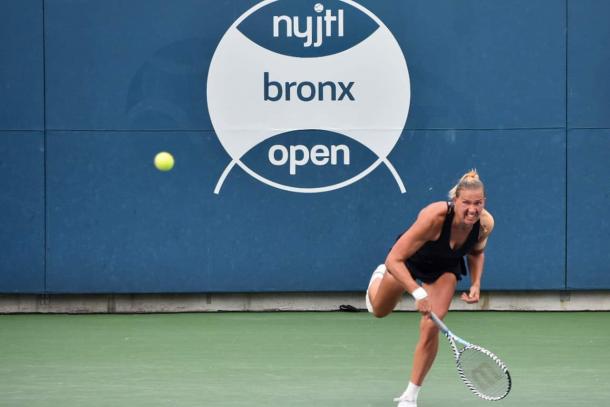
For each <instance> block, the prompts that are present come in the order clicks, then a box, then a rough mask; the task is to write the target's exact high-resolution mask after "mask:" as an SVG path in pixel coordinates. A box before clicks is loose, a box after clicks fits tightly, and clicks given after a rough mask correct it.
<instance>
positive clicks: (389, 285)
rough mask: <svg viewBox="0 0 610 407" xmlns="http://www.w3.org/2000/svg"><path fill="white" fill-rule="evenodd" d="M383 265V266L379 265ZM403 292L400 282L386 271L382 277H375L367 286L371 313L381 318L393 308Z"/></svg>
mask: <svg viewBox="0 0 610 407" xmlns="http://www.w3.org/2000/svg"><path fill="white" fill-rule="evenodd" d="M379 267H384V270H385V266H379ZM404 292H405V290H404V288H403V287H402V285H400V283H399V282H398V281H397V280H396V279H395V278H394V277H393V276H392V275H391V274H390V273H388V272H387V271H385V273H384V274H383V278H376V279H374V280H373V281H372V282H371V285H370V286H369V288H368V291H367V295H368V299H369V301H370V303H371V305H372V307H373V315H375V316H376V317H377V318H383V317H385V316H386V315H388V314H389V313H391V312H392V311H393V310H394V307H396V304H398V302H399V301H400V299H401V297H402V294H403V293H404Z"/></svg>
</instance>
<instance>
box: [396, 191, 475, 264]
mask: <svg viewBox="0 0 610 407" xmlns="http://www.w3.org/2000/svg"><path fill="white" fill-rule="evenodd" d="M454 216H455V210H454V208H453V203H451V202H448V203H447V215H446V216H445V222H444V223H443V230H442V231H441V235H440V237H439V238H438V240H433V241H428V242H426V243H425V244H424V245H423V246H422V247H420V248H419V250H417V251H416V252H415V253H414V254H413V255H412V256H411V257H410V258H408V259H407V262H406V263H407V267H409V269H410V270H411V271H412V272H414V271H415V272H416V274H418V275H434V274H437V273H439V272H445V271H454V272H456V274H457V273H461V274H466V270H465V269H464V268H465V267H464V265H463V258H464V256H465V255H466V254H468V253H469V252H470V251H471V250H472V248H473V247H474V246H475V245H476V243H477V241H478V240H479V229H480V226H481V221H480V220H478V221H477V222H476V223H475V224H474V225H473V226H472V230H471V231H470V233H469V234H468V237H467V238H466V241H464V243H463V244H462V245H461V246H460V247H458V248H456V249H452V248H451V246H450V239H451V224H452V222H453V217H454ZM457 267H460V269H459V270H458V269H457Z"/></svg>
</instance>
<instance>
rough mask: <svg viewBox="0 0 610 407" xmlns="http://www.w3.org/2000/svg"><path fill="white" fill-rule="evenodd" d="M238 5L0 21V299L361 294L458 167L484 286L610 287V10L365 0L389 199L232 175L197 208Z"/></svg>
mask: <svg viewBox="0 0 610 407" xmlns="http://www.w3.org/2000/svg"><path fill="white" fill-rule="evenodd" d="M255 3H256V2H255V1H238V0H233V1H229V0H222V1H219V0H214V1H212V0H180V1H176V2H169V1H166V0H129V1H125V0H107V1H104V2H100V1H96V0H78V1H77V0H46V1H43V0H8V1H3V2H0V21H1V22H2V24H0V185H1V186H2V194H1V195H0V225H2V227H1V230H0V248H1V254H0V292H4V293H42V292H47V293H77V292H78V293H93V292H117V293H119V292H219V291H228V292H242V291H244V292H246V291H351V290H364V289H365V287H366V283H367V282H368V277H369V275H370V272H371V271H372V269H373V268H374V267H375V266H376V265H377V264H378V263H380V262H382V261H383V260H384V258H385V255H386V253H387V250H388V249H389V247H390V246H391V244H392V243H393V241H394V237H395V236H396V234H398V233H399V232H401V231H402V230H403V229H404V228H406V227H408V225H409V224H410V223H411V222H412V221H413V220H414V217H415V216H416V215H417V212H418V211H419V209H420V208H421V207H422V206H423V205H425V204H427V203H429V202H431V201H435V200H442V199H444V198H445V196H446V192H447V190H448V189H449V188H450V187H451V186H452V185H453V183H454V182H455V180H456V179H457V178H458V177H459V176H460V175H461V174H462V173H464V172H465V171H467V170H468V169H470V168H471V167H476V168H478V169H479V171H480V173H481V174H482V176H483V177H484V180H486V181H487V193H488V208H489V210H490V211H491V212H492V213H493V214H494V216H495V219H496V229H495V231H494V234H493V236H492V238H491V239H490V242H489V247H488V252H487V253H488V254H487V265H486V276H485V278H484V288H488V289H497V290H506V289H593V288H610V272H609V271H610V269H609V267H610V266H609V264H610V250H609V249H610V246H609V244H608V241H610V223H609V222H608V220H607V219H608V217H607V216H606V215H605V213H606V211H605V207H606V202H608V198H609V196H608V195H609V193H610V164H609V161H608V152H609V151H610V76H608V72H609V70H610V28H608V27H609V25H608V24H607V16H608V15H610V3H609V2H607V1H604V0H580V1H567V0H563V1H559V0H510V1H503V2H495V1H494V2H491V1H487V0H466V1H460V2H455V1H453V0H432V1H431V0H414V1H399V0H366V1H361V2H360V3H361V4H362V5H363V6H365V7H367V8H368V9H370V10H371V11H372V12H373V13H375V14H376V15H377V16H378V17H379V18H380V19H381V20H382V21H383V22H384V23H385V24H386V25H387V26H388V28H389V29H390V30H391V31H392V33H393V34H394V35H395V36H396V38H397V40H398V42H399V44H400V46H401V47H402V49H403V52H404V53H405V56H406V59H407V63H408V66H409V72H410V76H411V86H412V97H411V111H410V114H409V119H408V122H407V126H406V129H405V131H404V132H403V134H402V137H401V139H400V141H399V143H398V144H397V146H396V147H395V149H394V150H393V152H392V154H391V155H390V157H389V158H390V161H391V162H392V163H393V164H394V165H395V166H396V169H397V170H398V172H399V173H400V174H401V176H402V178H403V180H404V181H405V183H406V187H407V193H406V194H400V193H399V191H398V188H397V187H396V183H395V181H394V179H393V178H392V177H391V175H390V174H389V172H388V170H387V168H385V167H379V168H378V169H377V170H375V171H374V172H373V173H372V174H371V175H369V176H368V177H366V178H364V179H363V180H362V181H360V182H357V183H355V184H352V185H351V186H349V187H346V188H343V189H340V190H337V191H333V192H328V193H323V194H295V193H289V192H284V191H280V190H276V189H273V188H271V187H268V186H266V185H264V184H261V183H260V182H258V181H256V180H254V179H253V178H251V177H250V176H249V175H247V174H245V173H244V172H242V171H241V170H240V169H234V170H233V171H232V172H231V173H230V174H229V179H228V180H229V181H230V182H226V183H225V184H224V186H223V189H222V192H221V194H220V195H215V194H213V190H214V186H215V184H216V181H217V180H218V177H219V176H220V174H221V173H222V171H223V169H224V167H225V166H226V165H227V163H228V162H229V161H230V157H229V156H228V155H227V154H226V152H225V151H224V149H223V148H222V146H221V145H220V143H219V141H218V140H217V138H216V136H215V134H214V131H213V129H212V126H211V123H210V118H209V116H208V114H207V108H206V98H205V94H206V90H205V81H206V75H207V70H208V66H209V63H210V59H211V57H212V55H213V52H214V50H215V47H216V45H217V44H218V42H219V41H220V38H221V37H222V35H223V34H224V32H225V31H226V30H227V28H228V27H229V26H230V25H231V24H232V23H233V22H234V21H235V19H236V18H237V17H238V16H239V15H241V14H242V13H243V12H245V11H246V10H247V9H248V8H250V7H251V6H252V5H254V4H255ZM161 150H168V151H171V152H172V153H173V154H174V156H175V157H176V167H175V169H174V170H172V171H171V172H168V173H161V172H159V171H156V170H155V169H154V167H153V166H152V158H153V157H154V155H155V153H156V152H158V151H161Z"/></svg>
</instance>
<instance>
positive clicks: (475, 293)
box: [461, 285, 481, 304]
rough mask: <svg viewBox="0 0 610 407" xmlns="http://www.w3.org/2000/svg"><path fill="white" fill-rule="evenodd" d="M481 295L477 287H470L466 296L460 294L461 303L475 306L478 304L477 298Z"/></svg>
mask: <svg viewBox="0 0 610 407" xmlns="http://www.w3.org/2000/svg"><path fill="white" fill-rule="evenodd" d="M480 295H481V289H480V288H479V286H477V285H473V286H472V287H470V292H469V293H468V294H466V293H462V297H461V298H462V301H464V302H467V303H468V304H475V303H477V302H479V296H480Z"/></svg>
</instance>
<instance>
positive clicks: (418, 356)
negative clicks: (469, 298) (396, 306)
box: [411, 273, 457, 386]
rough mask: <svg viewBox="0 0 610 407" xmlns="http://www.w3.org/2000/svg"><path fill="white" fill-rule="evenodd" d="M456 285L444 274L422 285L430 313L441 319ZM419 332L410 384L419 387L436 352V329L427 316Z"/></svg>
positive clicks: (450, 275)
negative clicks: (429, 306) (427, 298)
mask: <svg viewBox="0 0 610 407" xmlns="http://www.w3.org/2000/svg"><path fill="white" fill-rule="evenodd" d="M456 284H457V278H456V276H455V274H453V273H444V274H443V275H442V276H440V277H439V278H438V280H436V281H435V282H434V283H431V284H424V289H425V290H426V291H427V292H428V297H429V298H430V303H431V305H432V311H433V312H434V313H435V314H436V315H437V316H438V317H439V318H441V319H442V318H443V317H444V316H445V315H446V314H447V311H448V310H449V306H450V305H451V299H452V298H453V294H454V292H455V286H456ZM419 330H420V333H419V341H418V342H417V346H416V347H415V354H414V356H413V369H412V370H411V382H412V383H414V384H416V385H418V386H421V384H422V383H423V381H424V378H425V377H426V374H427V373H428V371H429V370H430V368H431V367H432V363H433V362H434V358H435V357H436V352H437V351H438V328H437V327H436V325H435V324H434V322H433V321H432V320H431V319H430V318H429V317H428V316H422V318H421V321H420V324H419Z"/></svg>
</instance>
